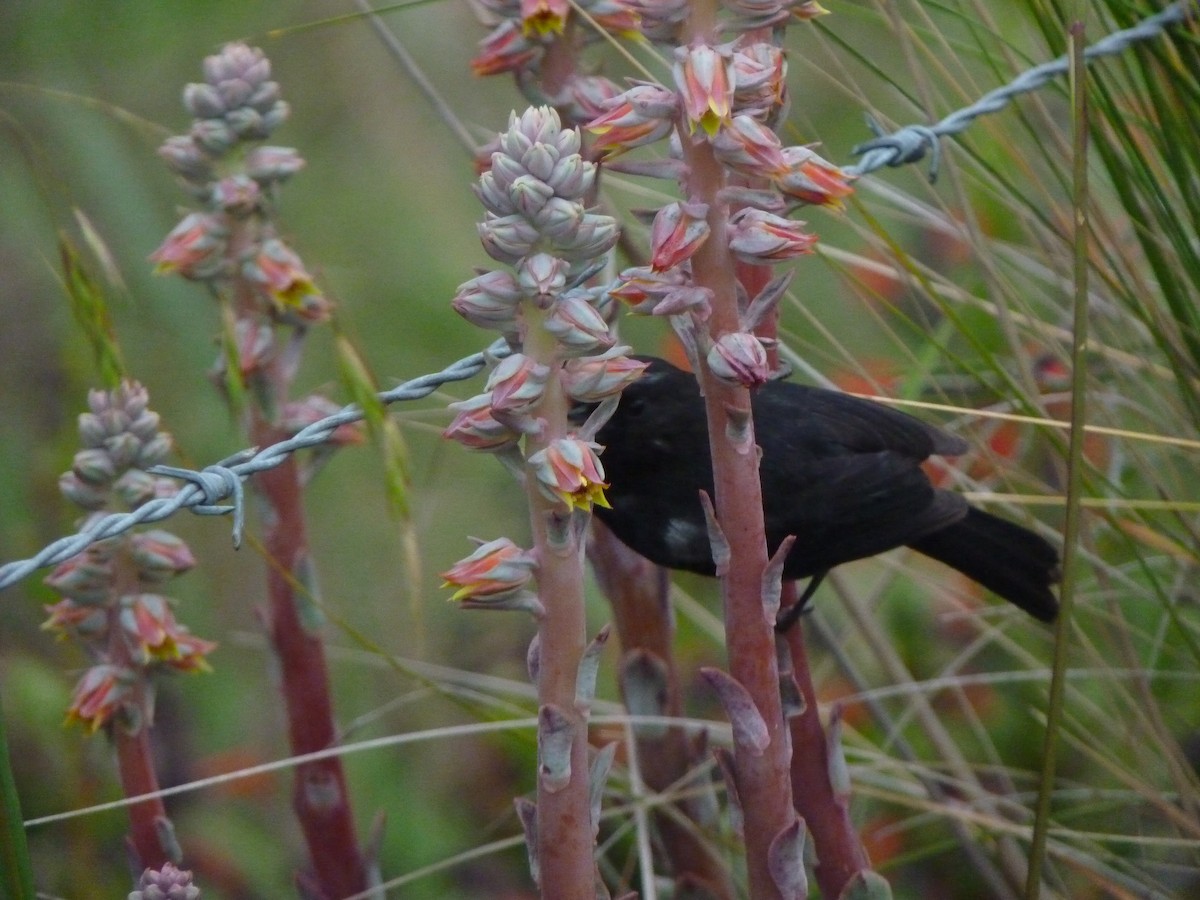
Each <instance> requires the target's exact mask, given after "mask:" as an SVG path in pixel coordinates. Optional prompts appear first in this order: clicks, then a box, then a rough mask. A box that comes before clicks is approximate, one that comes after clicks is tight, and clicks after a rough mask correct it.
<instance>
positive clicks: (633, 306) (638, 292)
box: [608, 266, 690, 314]
mask: <svg viewBox="0 0 1200 900" xmlns="http://www.w3.org/2000/svg"><path fill="white" fill-rule="evenodd" d="M689 282H690V279H689V277H688V274H687V272H686V267H684V268H675V269H667V270H666V271H663V272H656V271H654V270H653V269H651V268H650V267H649V266H637V267H635V268H632V269H625V270H624V271H623V272H621V276H620V281H619V282H617V284H616V285H615V286H614V287H611V288H609V290H608V296H610V297H613V298H615V299H617V300H620V301H621V302H622V303H624V304H626V305H627V306H628V307H629V308H630V311H631V312H637V313H647V314H649V313H650V312H652V311H653V309H654V306H655V304H657V303H658V302H659V301H660V300H662V298H663V297H665V296H666V295H667V294H668V293H670V292H671V291H673V290H675V289H677V288H679V287H682V286H684V285H686V284H688V283H689Z"/></svg>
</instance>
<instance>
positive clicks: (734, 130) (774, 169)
mask: <svg viewBox="0 0 1200 900" xmlns="http://www.w3.org/2000/svg"><path fill="white" fill-rule="evenodd" d="M712 147H713V153H715V154H716V155H717V158H718V159H720V160H721V162H723V163H725V165H727V166H729V167H730V168H731V169H736V170H737V171H738V172H741V173H742V174H743V175H750V176H752V177H759V178H772V177H774V176H776V175H780V174H782V173H784V172H786V171H787V168H788V163H787V159H786V158H785V157H784V155H783V145H782V144H781V143H780V142H779V137H778V136H777V135H776V134H775V132H773V131H772V130H771V129H770V128H768V127H767V126H766V125H764V124H762V123H761V122H759V121H758V120H757V119H755V118H752V117H751V116H743V115H738V116H734V117H733V122H731V123H730V126H729V127H728V128H722V129H721V131H720V133H718V134H717V136H716V137H714V138H713V139H712Z"/></svg>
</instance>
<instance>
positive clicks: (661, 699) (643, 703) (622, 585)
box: [588, 521, 734, 900]
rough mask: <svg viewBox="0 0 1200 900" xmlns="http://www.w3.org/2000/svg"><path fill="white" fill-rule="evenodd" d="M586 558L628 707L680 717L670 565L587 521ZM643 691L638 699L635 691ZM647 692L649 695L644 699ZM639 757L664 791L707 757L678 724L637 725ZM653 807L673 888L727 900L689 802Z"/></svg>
mask: <svg viewBox="0 0 1200 900" xmlns="http://www.w3.org/2000/svg"><path fill="white" fill-rule="evenodd" d="M588 559H589V560H590V561H591V563H592V567H593V570H594V571H595V573H596V579H597V581H598V582H599V583H600V589H601V590H602V591H603V592H604V596H605V597H607V598H608V601H609V603H611V604H612V608H613V621H614V622H615V623H616V626H617V634H618V637H619V638H620V641H621V664H620V684H621V694H622V699H623V700H624V702H625V706H626V708H627V709H629V710H630V711H631V712H635V713H644V712H650V711H653V713H654V714H655V715H660V716H672V717H677V716H682V715H683V698H682V691H681V689H680V686H679V675H678V672H677V670H676V666H675V653H674V640H675V627H674V617H673V616H672V613H671V607H670V600H669V593H670V581H669V580H668V576H667V570H666V569H662V568H659V567H658V566H656V565H654V564H653V563H651V562H650V561H648V560H646V559H643V558H642V557H640V556H638V555H637V554H636V553H634V552H633V551H632V550H630V549H629V548H628V547H626V546H625V545H624V544H622V543H621V542H620V541H619V540H618V539H617V538H616V537H615V536H614V535H613V533H612V532H611V531H609V530H608V529H607V528H606V527H605V526H604V524H603V523H601V522H599V521H594V522H593V523H592V534H591V540H590V541H589V542H588ZM639 693H641V694H642V695H643V696H640V697H638V696H635V695H637V694H639ZM645 693H651V694H653V696H652V697H649V698H647V697H645V696H644V694H645ZM634 735H635V739H636V741H637V752H638V762H639V764H640V767H641V775H642V779H643V780H644V781H645V783H646V785H647V786H648V787H649V788H650V789H651V790H653V791H656V792H659V793H662V792H665V791H667V790H669V789H670V788H671V787H672V786H673V785H677V784H678V783H679V782H680V781H681V780H682V779H683V778H684V776H685V775H686V774H687V773H688V772H689V771H691V770H693V769H694V768H696V767H697V766H699V765H701V764H702V763H703V762H704V758H705V757H706V756H707V753H706V751H705V748H704V745H703V742H702V741H691V740H689V739H688V736H687V733H686V732H685V731H684V730H683V729H681V728H662V729H658V728H645V727H642V728H638V727H636V726H635V728H634ZM671 806H672V808H670V809H666V810H661V811H658V812H656V814H655V816H654V824H655V828H656V829H657V830H658V832H659V835H660V839H661V841H662V845H663V849H664V851H665V853H666V857H667V860H668V861H669V863H670V869H671V872H672V874H673V875H674V878H675V886H676V890H677V891H679V892H681V893H682V892H685V891H688V890H693V891H697V892H699V891H700V890H703V891H704V892H705V893H703V894H702V896H708V897H713V898H715V900H726V898H732V897H733V896H734V891H733V885H732V883H731V881H730V878H729V871H728V866H727V865H726V863H725V861H724V859H722V857H721V855H720V854H719V853H717V852H714V845H713V843H712V842H711V841H706V840H705V839H704V835H703V829H704V827H705V825H706V823H704V822H696V823H695V824H693V825H691V826H688V825H685V824H684V823H683V821H681V820H683V819H689V818H691V819H694V818H695V816H694V815H693V811H692V806H691V805H690V804H688V803H687V802H686V801H680V802H676V803H673V804H672V805H671Z"/></svg>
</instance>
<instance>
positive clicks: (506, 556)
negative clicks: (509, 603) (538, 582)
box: [442, 538, 537, 601]
mask: <svg viewBox="0 0 1200 900" xmlns="http://www.w3.org/2000/svg"><path fill="white" fill-rule="evenodd" d="M536 567H537V562H536V558H535V557H534V555H533V554H532V553H531V552H529V551H528V550H523V549H521V548H520V547H518V546H517V545H516V544H514V543H513V542H512V541H510V540H509V539H508V538H498V539H497V540H494V541H488V542H487V543H483V542H481V543H480V545H479V548H478V549H477V550H476V551H475V552H474V553H472V554H471V555H470V556H468V557H467V558H466V559H462V560H459V561H458V562H457V563H455V564H454V565H453V566H452V567H451V568H450V569H449V570H448V571H445V572H443V573H442V578H443V579H444V581H443V583H442V587H444V588H446V587H457V588H458V590H456V591H455V592H454V594H453V596H451V598H450V599H451V600H477V601H478V600H503V599H506V598H509V597H511V596H512V595H513V594H515V593H517V592H518V591H521V590H522V589H524V588H525V586H526V585H528V584H529V582H530V580H531V579H532V578H533V571H534V569H535V568H536Z"/></svg>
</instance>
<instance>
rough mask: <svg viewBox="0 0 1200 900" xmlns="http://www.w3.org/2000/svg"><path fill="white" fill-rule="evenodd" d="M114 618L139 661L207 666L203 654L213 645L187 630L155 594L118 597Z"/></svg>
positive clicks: (187, 667) (191, 667)
mask: <svg viewBox="0 0 1200 900" xmlns="http://www.w3.org/2000/svg"><path fill="white" fill-rule="evenodd" d="M118 621H119V622H120V623H121V629H122V630H123V631H124V633H125V639H126V640H127V641H128V643H129V646H130V651H131V653H132V654H133V659H134V661H135V662H137V663H138V664H140V665H151V664H153V663H165V664H167V665H169V666H171V667H172V668H175V669H180V670H183V671H201V670H207V669H208V663H207V662H205V660H204V657H205V656H207V655H208V654H209V653H211V652H212V651H213V650H215V649H216V647H217V645H216V644H214V643H213V642H212V641H206V640H202V639H201V638H198V637H196V636H194V635H193V634H191V633H190V632H189V631H188V629H187V628H186V627H185V626H183V625H181V624H180V623H179V622H178V621H177V620H176V619H175V613H174V612H172V611H171V606H170V604H169V603H168V602H167V599H166V598H165V597H161V596H159V595H158V594H131V595H128V596H126V597H122V598H121V611H120V615H119V619H118Z"/></svg>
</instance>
